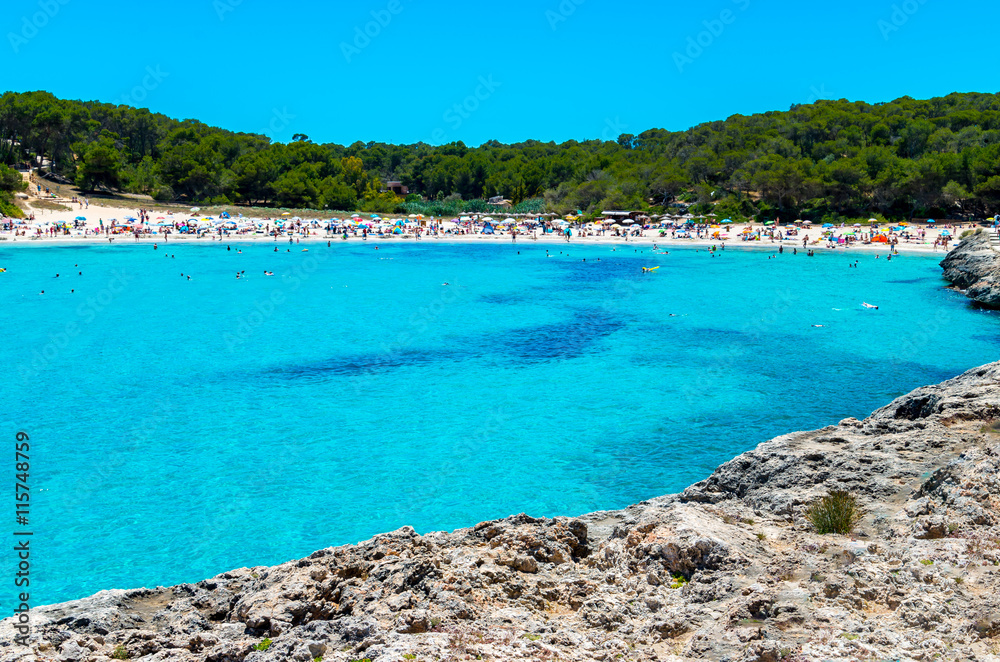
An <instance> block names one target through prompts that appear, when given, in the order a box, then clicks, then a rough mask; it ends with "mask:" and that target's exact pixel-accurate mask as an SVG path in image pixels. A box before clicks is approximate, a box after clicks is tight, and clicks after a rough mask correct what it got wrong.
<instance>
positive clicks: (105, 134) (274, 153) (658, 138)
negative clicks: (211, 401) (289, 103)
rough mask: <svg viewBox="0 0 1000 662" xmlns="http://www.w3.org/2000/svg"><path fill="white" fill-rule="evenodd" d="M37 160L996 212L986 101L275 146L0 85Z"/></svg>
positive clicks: (186, 196)
mask: <svg viewBox="0 0 1000 662" xmlns="http://www.w3.org/2000/svg"><path fill="white" fill-rule="evenodd" d="M42 160H44V162H45V163H46V164H47V165H46V168H47V169H48V170H49V171H51V174H52V176H53V177H54V178H57V179H58V180H59V181H64V182H67V183H74V184H75V185H77V186H78V187H80V188H81V189H82V190H84V191H103V192H111V193H139V194H148V195H151V196H152V197H153V198H155V199H156V200H162V201H167V200H176V201H183V202H192V203H193V202H198V203H206V204H240V205H254V206H271V207H288V208H292V207H294V208H302V209H316V210H359V211H370V212H383V213H385V212H389V213H403V212H405V213H424V214H433V215H454V214H458V213H461V212H463V211H470V212H491V211H494V210H495V209H496V208H495V207H494V206H491V205H490V203H489V199H490V198H496V197H500V198H504V199H506V200H509V201H510V203H511V205H512V211H514V212H517V211H524V212H541V211H551V212H556V213H560V214H563V213H571V212H573V213H575V212H580V213H583V214H589V215H595V214H598V213H600V212H601V211H602V210H604V209H635V210H648V211H650V213H654V212H669V211H671V209H676V208H677V207H678V206H683V207H684V208H685V209H687V210H689V211H692V212H694V213H696V214H707V213H715V214H718V215H719V216H728V217H731V218H734V219H744V218H757V219H758V220H760V219H768V218H775V217H779V218H780V217H782V216H784V217H786V218H787V217H792V218H795V217H808V218H812V219H824V220H831V221H837V220H841V219H844V218H858V217H864V218H867V217H869V216H876V215H877V216H880V217H882V218H903V217H907V218H912V217H928V216H932V215H933V216H938V217H943V216H958V217H973V216H980V217H982V216H985V215H987V214H988V213H989V212H990V210H991V209H993V208H995V207H997V206H1000V96H998V95H996V94H978V93H968V94H959V93H956V94H950V95H948V96H945V97H940V98H934V99H927V100H917V99H913V98H910V97H903V98H900V99H897V100H895V101H892V102H889V103H880V104H869V103H865V102H861V101H856V102H852V101H847V100H822V101H818V102H816V103H812V104H807V105H796V106H793V107H792V108H791V109H789V110H787V111H782V112H767V113H762V114H756V115H750V116H744V115H734V116H732V117H730V118H728V119H726V120H721V121H714V122H706V123H704V124H700V125H698V126H695V127H692V128H691V129H688V130H686V131H666V130H663V129H650V130H648V131H645V132H643V133H639V134H623V135H621V136H619V137H618V139H617V140H615V141H601V140H586V141H575V140H571V141H568V142H564V143H561V144H556V143H554V142H540V141H535V140H530V141H526V142H522V143H517V144H511V145H507V144H501V143H499V142H497V141H489V142H486V143H484V144H483V145H480V146H479V147H468V146H466V145H465V144H464V143H462V142H453V143H449V144H445V145H440V146H432V145H428V144H424V143H417V144H413V145H392V144H385V143H378V142H367V143H366V142H355V143H353V144H351V145H346V146H345V145H337V144H316V143H314V142H313V141H312V140H310V139H309V137H308V136H306V135H302V134H297V135H295V136H294V137H293V139H292V141H291V142H290V143H275V142H272V141H271V140H270V139H269V138H268V137H266V136H262V135H254V134H246V133H234V132H231V131H227V130H224V129H220V128H216V127H211V126H208V125H206V124H203V123H201V122H198V121H196V120H190V119H189V120H183V121H180V120H175V119H171V118H169V117H166V116H164V115H161V114H157V113H151V112H150V111H149V110H147V109H140V108H132V107H128V106H119V105H112V104H106V103H98V102H82V101H70V100H64V99H59V98H56V97H55V96H53V95H52V94H49V93H47V92H28V93H13V92H8V93H6V94H4V95H3V96H2V97H0V163H5V164H8V165H13V164H18V163H21V164H28V163H31V162H34V163H35V164H38V163H41V162H42ZM4 172H5V171H0V178H3V177H4V174H3V173H4ZM390 181H394V182H400V183H401V184H402V185H403V186H406V187H407V188H408V195H407V196H405V197H403V196H400V195H397V194H396V193H393V192H392V190H390V189H389V187H388V186H387V185H388V183H389V182H390ZM4 185H5V184H0V186H4ZM396 190H397V191H401V190H402V189H400V188H397V189H396Z"/></svg>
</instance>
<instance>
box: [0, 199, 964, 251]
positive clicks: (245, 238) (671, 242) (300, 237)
mask: <svg viewBox="0 0 1000 662" xmlns="http://www.w3.org/2000/svg"><path fill="white" fill-rule="evenodd" d="M62 204H65V205H67V206H72V207H73V210H72V211H45V210H38V209H31V210H29V212H31V213H34V215H35V220H34V222H32V221H28V225H26V226H20V228H19V229H21V230H26V231H27V234H28V235H29V236H23V237H21V236H14V233H13V232H0V241H2V245H3V246H5V247H7V246H39V245H47V244H59V245H66V244H94V243H103V244H109V243H110V244H113V245H121V244H135V243H137V242H136V240H135V237H134V236H133V235H131V234H119V235H112V239H113V241H110V242H109V241H108V238H107V237H105V236H104V234H103V233H101V234H100V235H94V234H90V235H85V234H83V230H82V229H81V230H73V231H72V232H73V234H71V235H58V236H56V237H52V236H51V235H42V236H41V237H40V238H37V239H35V238H31V236H30V235H32V234H33V233H34V232H35V225H34V224H33V223H47V222H48V223H63V222H65V223H70V224H72V222H73V220H74V219H75V218H76V217H77V216H84V217H86V218H87V222H86V225H87V227H89V228H91V229H92V230H94V229H97V228H98V227H99V226H100V222H99V221H100V219H103V220H104V224H105V225H106V226H108V225H110V221H111V219H118V221H119V222H120V223H121V222H123V221H124V219H125V218H126V217H128V216H134V217H136V218H138V216H139V214H138V209H135V210H127V209H122V208H118V207H101V206H98V205H94V204H91V205H90V207H89V208H84V207H83V205H80V204H77V203H72V204H70V203H65V202H64V203H62ZM240 211H242V212H243V213H244V214H245V215H247V216H248V217H249V218H253V219H255V220H263V221H264V222H265V223H267V222H269V221H270V222H271V223H272V224H273V223H274V221H275V219H265V218H264V217H263V216H258V215H253V211H254V210H253V209H245V210H240ZM160 217H163V218H164V219H166V220H165V221H164V222H174V221H175V220H181V219H186V218H189V216H188V215H185V214H181V213H176V212H175V213H174V214H173V215H170V214H168V213H167V212H165V211H160V210H156V209H154V210H151V211H150V223H151V225H153V226H154V227H153V229H154V230H157V229H159V228H156V227H155V224H156V223H158V222H160V221H159V220H158V219H159V218H160ZM323 222H324V223H325V222H326V221H325V220H324V221H323ZM744 227H745V226H743V225H741V224H734V225H731V226H728V228H729V232H728V233H723V234H722V235H721V236H722V237H726V236H727V234H728V238H723V239H721V240H720V239H670V232H669V231H668V232H667V236H666V237H660V236H659V230H646V231H645V232H644V236H642V237H629V238H628V240H627V241H626V240H625V238H623V237H614V236H611V235H610V234H605V235H604V236H592V237H578V236H574V237H572V239H571V240H570V242H569V243H570V244H571V245H580V244H622V245H635V246H650V245H652V244H656V245H658V246H667V247H670V246H711V245H719V244H721V243H725V244H726V247H727V248H759V249H766V250H775V251H777V250H778V246H779V242H777V241H771V240H769V239H764V240H763V241H747V242H744V241H741V240H740V239H739V234H738V233H739V232H740V231H742V229H743V228H744ZM923 227H924V226H913V229H914V230H915V231H916V230H919V229H922V228H923ZM971 227H974V226H972V225H965V226H964V227H963V226H950V225H945V224H941V225H940V226H935V225H929V226H926V231H927V237H926V239H925V240H924V241H923V242H920V241H919V240H916V239H913V240H911V241H906V240H904V239H902V238H901V239H900V243H899V244H897V246H896V249H897V251H898V252H900V253H917V252H937V253H940V254H942V256H943V255H944V254H945V253H946V252H947V250H945V249H944V248H942V247H941V246H938V247H937V248H935V246H934V241H935V239H937V238H938V236H939V234H940V233H941V231H943V230H945V229H948V230H950V231H951V232H952V234H953V235H955V236H958V235H961V233H962V232H963V231H964V230H965V229H968V228H971ZM847 230H850V228H843V229H841V228H837V229H836V231H837V232H840V231H847ZM863 230H865V228H862V229H861V230H859V231H863ZM713 232H715V230H713ZM309 233H310V234H308V235H305V234H295V235H294V237H293V239H294V240H295V241H296V242H318V241H336V242H340V241H342V239H341V238H340V236H333V237H328V236H327V235H326V233H325V231H324V230H322V229H318V230H317V229H312V230H309ZM535 236H536V237H537V238H533V237H532V235H531V234H518V237H517V243H518V244H544V245H549V244H553V245H556V244H558V245H563V244H566V243H567V242H566V239H565V237H562V236H560V235H558V234H554V233H553V234H546V235H543V234H541V233H536V235H535ZM805 236H808V237H809V248H811V249H815V250H817V251H826V250H836V251H857V250H862V251H871V252H876V253H878V252H881V253H886V252H887V251H888V247H887V246H886V244H883V243H873V244H868V245H865V244H861V243H860V242H858V243H854V244H852V245H851V246H850V248H845V247H844V246H839V247H837V248H833V249H829V248H827V243H826V242H825V241H817V240H818V239H820V238H821V236H822V230H821V229H820V228H819V226H818V225H817V226H813V227H812V228H811V229H808V230H800V231H799V235H798V237H793V238H791V239H786V240H785V241H783V242H780V244H783V245H784V246H785V249H786V250H791V249H792V248H797V249H798V250H802V239H803V237H805ZM361 240H362V238H361V236H360V235H358V236H357V237H354V236H350V235H349V238H348V241H349V242H354V241H361ZM368 240H369V241H379V242H384V243H398V242H413V241H420V242H435V241H438V242H453V243H464V242H473V243H511V236H510V235H509V234H506V233H499V234H495V235H454V234H439V235H436V236H435V235H429V234H423V235H422V236H421V238H420V239H419V240H417V239H415V238H414V237H412V236H410V237H409V238H403V237H401V236H399V235H396V236H388V237H384V238H383V237H379V236H378V235H377V234H374V235H373V234H371V233H369V237H368ZM218 241H220V239H219V237H218V235H217V234H213V235H209V234H206V235H205V236H203V237H201V238H199V237H197V236H196V235H183V234H177V233H173V234H171V235H170V236H169V237H168V238H166V239H165V238H164V236H163V235H161V234H149V235H140V237H139V241H138V243H142V244H153V243H160V244H162V243H167V244H182V243H191V244H195V243H197V244H201V243H205V244H207V243H210V242H218ZM221 241H223V242H229V243H241V242H269V243H278V244H281V243H285V244H287V243H288V237H287V236H284V237H279V238H278V239H277V242H275V239H274V237H270V236H267V235H264V234H256V235H255V234H236V233H230V234H229V235H228V236H226V235H224V236H223V237H222V240H221ZM954 244H955V242H954V241H953V242H952V247H953V246H954Z"/></svg>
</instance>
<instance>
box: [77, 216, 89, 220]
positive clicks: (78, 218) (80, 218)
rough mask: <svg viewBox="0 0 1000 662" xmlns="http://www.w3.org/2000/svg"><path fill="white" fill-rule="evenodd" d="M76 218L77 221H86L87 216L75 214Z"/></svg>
mask: <svg viewBox="0 0 1000 662" xmlns="http://www.w3.org/2000/svg"><path fill="white" fill-rule="evenodd" d="M76 220H78V221H86V220H87V217H86V216H77V217H76Z"/></svg>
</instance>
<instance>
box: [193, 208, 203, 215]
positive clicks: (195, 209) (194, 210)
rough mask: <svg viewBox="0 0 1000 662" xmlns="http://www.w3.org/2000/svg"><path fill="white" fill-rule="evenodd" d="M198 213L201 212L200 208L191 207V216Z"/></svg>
mask: <svg viewBox="0 0 1000 662" xmlns="http://www.w3.org/2000/svg"><path fill="white" fill-rule="evenodd" d="M200 211H201V207H191V213H192V214H197V213H198V212H200Z"/></svg>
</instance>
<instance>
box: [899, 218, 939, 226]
mask: <svg viewBox="0 0 1000 662" xmlns="http://www.w3.org/2000/svg"><path fill="white" fill-rule="evenodd" d="M927 222H928V223H935V222H936V221H935V220H934V219H933V218H928V219H927ZM900 225H906V224H905V223H901V224H900Z"/></svg>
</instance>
